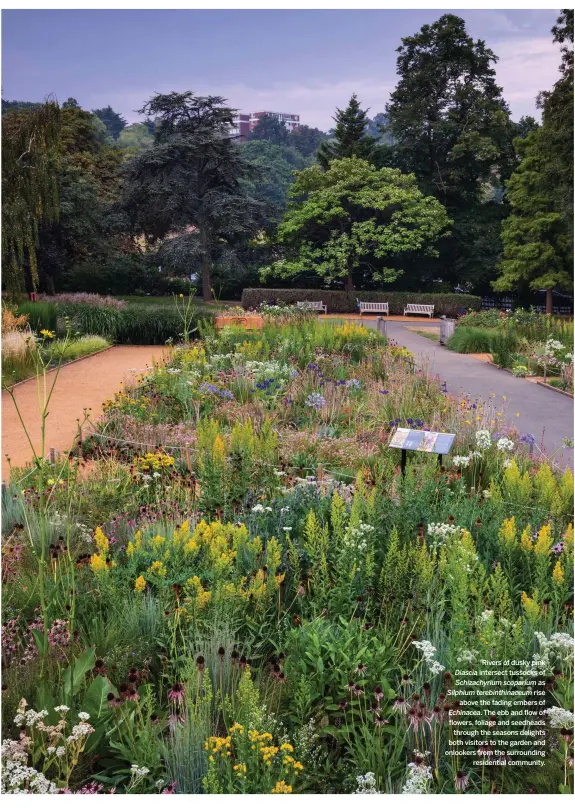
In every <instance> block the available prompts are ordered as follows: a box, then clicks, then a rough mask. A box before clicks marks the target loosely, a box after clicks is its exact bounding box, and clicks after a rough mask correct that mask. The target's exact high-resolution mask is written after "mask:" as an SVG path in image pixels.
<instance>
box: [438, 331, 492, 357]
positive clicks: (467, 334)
mask: <svg viewBox="0 0 575 808" xmlns="http://www.w3.org/2000/svg"><path fill="white" fill-rule="evenodd" d="M494 333H495V331H493V329H491V330H489V329H487V328H471V327H469V326H466V327H463V328H461V327H459V328H456V329H455V333H454V334H453V336H452V337H451V338H450V340H449V342H448V343H447V347H448V348H449V350H450V351H455V352H456V353H489V352H490V350H491V338H492V334H494Z"/></svg>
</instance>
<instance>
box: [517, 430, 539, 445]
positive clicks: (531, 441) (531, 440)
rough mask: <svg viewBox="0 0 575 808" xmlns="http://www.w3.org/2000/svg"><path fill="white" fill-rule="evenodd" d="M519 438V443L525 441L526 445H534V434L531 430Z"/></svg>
mask: <svg viewBox="0 0 575 808" xmlns="http://www.w3.org/2000/svg"><path fill="white" fill-rule="evenodd" d="M519 440H520V442H521V443H526V444H527V445H528V446H535V436H534V435H532V434H531V432H527V433H526V434H525V435H521V437H520V439H519Z"/></svg>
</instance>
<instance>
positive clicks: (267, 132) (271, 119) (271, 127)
mask: <svg viewBox="0 0 575 808" xmlns="http://www.w3.org/2000/svg"><path fill="white" fill-rule="evenodd" d="M288 137H289V131H288V128H287V126H286V125H285V121H280V120H278V118H276V117H275V116H274V115H268V114H267V113H265V114H264V115H262V116H261V117H260V118H259V119H258V122H257V124H256V126H254V128H253V129H252V130H251V132H250V133H249V134H248V140H267V141H268V142H269V143H273V144H274V145H276V146H286V145H287V142H288Z"/></svg>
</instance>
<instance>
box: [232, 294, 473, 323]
mask: <svg viewBox="0 0 575 808" xmlns="http://www.w3.org/2000/svg"><path fill="white" fill-rule="evenodd" d="M358 299H359V300H366V301H367V300H369V301H382V302H387V303H389V313H390V314H403V310H404V308H405V306H406V305H407V304H408V303H433V305H434V306H435V314H436V315H438V316H441V315H443V314H444V315H445V316H447V317H456V316H457V315H458V314H459V312H460V311H461V309H462V308H464V309H477V310H478V309H479V308H480V306H481V298H480V297H476V296H475V295H456V294H432V293H428V292H421V293H419V292H392V291H390V292H341V291H333V290H329V289H244V291H243V293H242V306H243V307H244V309H257V308H258V307H259V306H260V305H261V304H262V303H268V304H274V305H275V304H278V303H287V304H292V305H293V304H294V303H297V302H298V301H307V302H312V301H318V300H321V301H323V302H324V303H325V304H326V306H327V310H328V313H329V314H352V313H356V312H357V300H358Z"/></svg>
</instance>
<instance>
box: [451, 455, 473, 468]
mask: <svg viewBox="0 0 575 808" xmlns="http://www.w3.org/2000/svg"><path fill="white" fill-rule="evenodd" d="M470 460H471V457H469V456H468V455H467V456H464V455H455V457H454V458H453V465H454V466H455V467H456V468H459V467H460V466H462V467H463V468H464V469H466V468H467V467H468V466H469V462H470Z"/></svg>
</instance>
